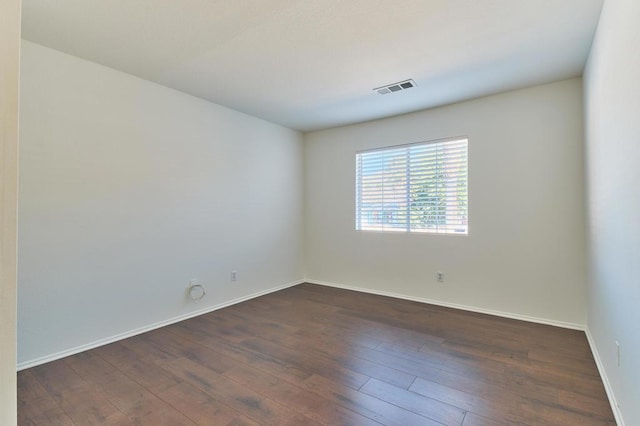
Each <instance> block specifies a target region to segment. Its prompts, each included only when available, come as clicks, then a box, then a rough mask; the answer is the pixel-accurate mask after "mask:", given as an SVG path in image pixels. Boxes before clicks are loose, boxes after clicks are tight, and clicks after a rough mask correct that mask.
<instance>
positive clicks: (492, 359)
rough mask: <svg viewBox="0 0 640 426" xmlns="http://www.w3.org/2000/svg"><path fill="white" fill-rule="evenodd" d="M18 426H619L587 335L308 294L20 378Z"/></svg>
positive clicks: (225, 312) (271, 298) (248, 305)
mask: <svg viewBox="0 0 640 426" xmlns="http://www.w3.org/2000/svg"><path fill="white" fill-rule="evenodd" d="M18 417H19V424H21V425H31V424H35V425H74V424H75V425H91V424H145V425H154V426H155V425H193V424H200V425H255V424H272V425H317V424H323V425H343V424H345V425H346V424H350V425H377V424H385V425H387V424H388V425H439V424H445V425H464V426H479V425H499V424H507V425H581V426H584V425H615V421H614V418H613V414H612V412H611V408H610V406H609V404H608V401H607V396H606V394H605V390H604V387H603V384H602V381H601V380H600V377H599V375H598V371H597V369H596V365H595V363H594V360H593V357H592V355H591V353H590V351H589V346H588V343H587V340H586V338H585V335H584V333H582V332H579V331H573V330H565V329H561V328H556V327H550V326H544V325H538V324H532V323H526V322H522V321H515V320H509V319H504V318H498V317H492V316H488V315H481V314H475V313H470V312H464V311H458V310H455V309H449V308H442V307H437V306H432V305H424V304H420V303H414V302H408V301H404V300H397V299H392V298H386V297H380V296H374V295H369V294H361V293H355V292H350V291H346V290H338V289H333V288H328V287H322V286H316V285H311V284H303V285H299V286H296V287H293V288H290V289H287V290H283V291H280V292H277V293H273V294H270V295H267V296H263V297H260V298H257V299H253V300H251V301H248V302H244V303H241V304H238V305H235V306H232V307H229V308H226V309H222V310H219V311H216V312H213V313H210V314H207V315H203V316H200V317H197V318H193V319H190V320H187V321H183V322H181V323H178V324H174V325H171V326H168V327H164V328H162V329H158V330H155V331H152V332H149V333H146V334H143V335H139V336H136V337H132V338H130V339H126V340H123V341H120V342H117V343H113V344H110V345H107V346H102V347H100V348H97V349H93V350H90V351H87V352H84V353H81V354H78V355H74V356H70V357H68V358H65V359H61V360H58V361H54V362H51V363H48V364H45V365H42V366H38V367H34V368H31V369H28V370H24V371H21V372H20V373H18Z"/></svg>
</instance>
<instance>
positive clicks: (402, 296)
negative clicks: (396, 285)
mask: <svg viewBox="0 0 640 426" xmlns="http://www.w3.org/2000/svg"><path fill="white" fill-rule="evenodd" d="M306 282H308V283H310V284H318V285H324V286H327V287H336V288H342V289H344V290H353V291H359V292H361V293H370V294H377V295H379V296H387V297H394V298H396V299H404V300H410V301H412V302H420V303H428V304H430V305H437V306H444V307H446V308H454V309H460V310H463V311H470V312H477V313H480V314H488V315H495V316H498V317H503V318H509V319H515V320H520V321H528V322H534V323H538V324H545V325H552V326H555V327H561V328H568V329H571V330H580V331H584V330H585V329H586V327H585V325H584V324H576V323H572V322H564V321H556V320H552V319H547V318H538V317H531V316H528V315H520V314H516V313H512V312H502V311H495V310H493V309H485V308H478V307H475V306H468V305H460V304H457V303H450V302H443V301H441V300H433V299H424V298H422V297H415V296H408V295H406V294H398V293H391V292H388V291H381V290H372V289H370V288H364V287H355V286H350V285H344V284H336V283H331V282H326V281H317V280H312V279H307V280H306Z"/></svg>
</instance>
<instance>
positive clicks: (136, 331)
mask: <svg viewBox="0 0 640 426" xmlns="http://www.w3.org/2000/svg"><path fill="white" fill-rule="evenodd" d="M304 282H306V281H305V280H299V281H294V282H290V283H287V284H281V285H279V286H276V287H272V288H269V289H267V290H262V291H259V292H257V293H253V294H250V295H248V296H243V297H238V298H237V299H233V300H229V301H227V302H223V303H219V304H217V305H213V306H208V307H206V308H203V309H200V310H197V311H193V312H189V313H187V314H184V315H179V316H177V317H173V318H170V319H167V320H164V321H160V322H156V323H154V324H150V325H147V326H144V327H139V328H136V329H134V330H130V331H126V332H124V333H119V334H116V335H114V336H111V337H107V338H104V339H100V340H96V341H94V342H91V343H87V344H85V345H81V346H77V347H75V348H71V349H67V350H64V351H60V352H57V353H54V354H51V355H46V356H43V357H40V358H36V359H32V360H29V361H24V362H21V363H19V364H18V368H17V369H18V371H20V370H25V369H27V368H31V367H35V366H37V365H41V364H45V363H47V362H51V361H55V360H57V359H60V358H64V357H67V356H71V355H75V354H77V353H80V352H84V351H88V350H90V349H94V348H97V347H99V346H104V345H107V344H109V343H113V342H117V341H118V340H123V339H127V338H129V337H133V336H136V335H138V334H142V333H146V332H147V331H151V330H155V329H157V328H160V327H165V326H167V325H170V324H175V323H177V322H180V321H184V320H186V319H189V318H193V317H197V316H199V315H203V314H206V313H209V312H213V311H216V310H218V309H222V308H226V307H227V306H231V305H235V304H237V303H241V302H245V301H247V300H250V299H255V298H256V297H260V296H264V295H265V294H269V293H273V292H276V291H279V290H284V289H285V288H289V287H293V286H295V285H298V284H302V283H304Z"/></svg>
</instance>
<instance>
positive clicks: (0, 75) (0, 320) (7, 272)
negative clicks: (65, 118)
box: [0, 0, 21, 425]
mask: <svg viewBox="0 0 640 426" xmlns="http://www.w3.org/2000/svg"><path fill="white" fill-rule="evenodd" d="M20 5H21V2H20V1H19V0H10V1H4V0H3V1H2V2H0V424H2V425H12V424H15V423H16V421H17V417H16V407H17V405H16V241H17V240H16V208H17V190H18V182H17V178H18V89H19V87H18V86H19V71H18V70H19V66H20V10H21V9H20Z"/></svg>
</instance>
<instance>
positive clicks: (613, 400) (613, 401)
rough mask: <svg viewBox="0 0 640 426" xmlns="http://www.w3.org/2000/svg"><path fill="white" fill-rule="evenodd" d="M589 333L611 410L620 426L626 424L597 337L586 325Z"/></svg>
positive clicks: (588, 337)
mask: <svg viewBox="0 0 640 426" xmlns="http://www.w3.org/2000/svg"><path fill="white" fill-rule="evenodd" d="M584 332H585V334H586V335H587V341H588V342H589V348H590V349H591V353H592V354H593V359H594V360H595V362H596V366H597V367H598V373H600V378H601V379H602V384H603V385H604V390H605V391H606V392H607V398H609V405H611V410H612V411H613V415H614V416H615V418H616V423H618V426H625V423H624V419H623V417H622V412H621V411H620V407H619V406H618V402H617V399H616V396H615V394H614V392H613V387H612V386H611V383H610V382H609V377H608V376H607V370H606V369H605V368H604V363H603V362H602V359H601V358H600V353H599V352H598V347H597V346H596V342H595V339H594V338H593V335H592V334H591V330H589V327H588V326H587V327H585V330H584Z"/></svg>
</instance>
